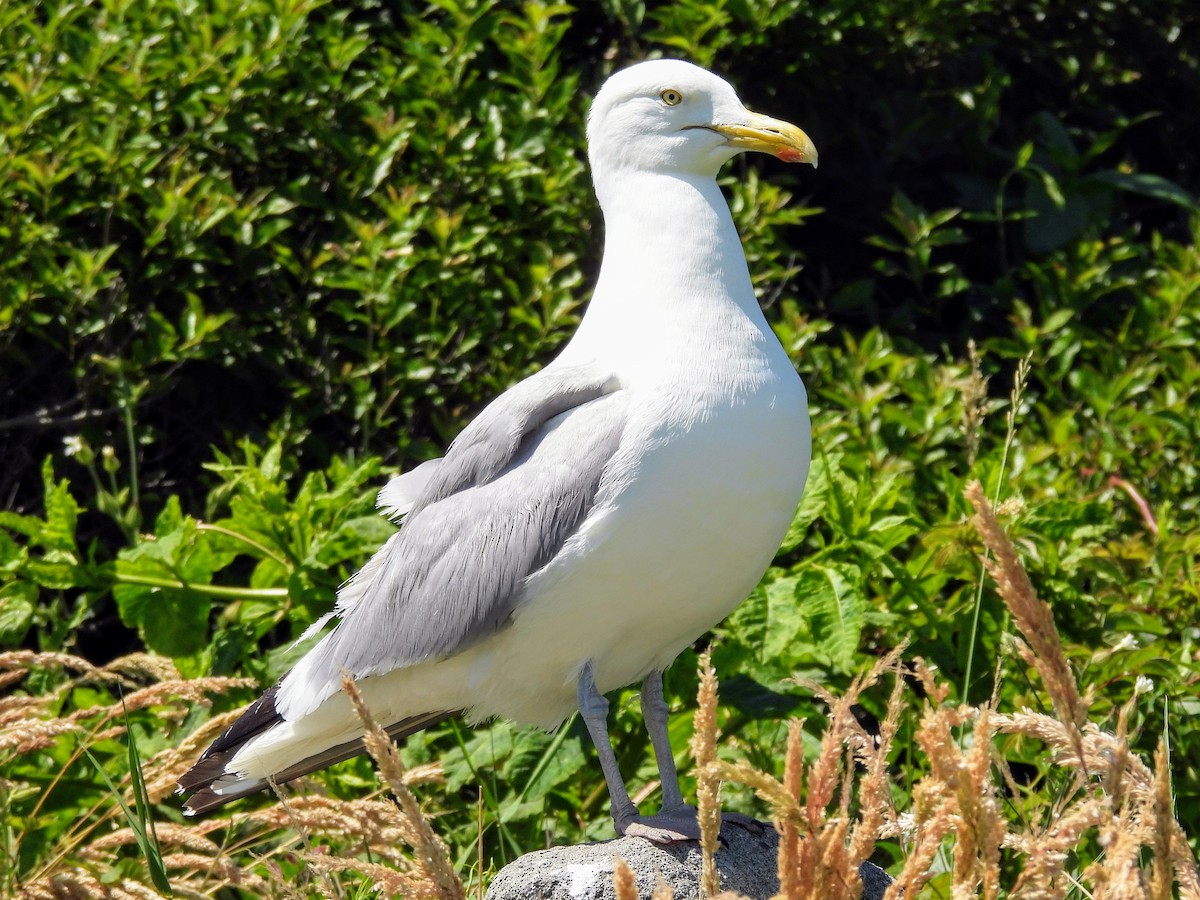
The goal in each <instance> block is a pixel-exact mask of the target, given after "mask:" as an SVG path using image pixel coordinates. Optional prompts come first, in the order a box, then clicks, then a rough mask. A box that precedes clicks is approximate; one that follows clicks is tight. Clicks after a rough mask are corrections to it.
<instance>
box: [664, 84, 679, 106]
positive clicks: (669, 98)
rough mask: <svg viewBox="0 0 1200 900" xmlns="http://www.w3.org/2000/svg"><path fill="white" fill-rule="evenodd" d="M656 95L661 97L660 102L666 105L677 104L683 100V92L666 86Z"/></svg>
mask: <svg viewBox="0 0 1200 900" xmlns="http://www.w3.org/2000/svg"><path fill="white" fill-rule="evenodd" d="M658 96H659V97H661V98H662V102H663V103H665V104H667V106H678V105H679V104H680V103H682V102H683V94H681V93H679V91H677V90H675V88H667V89H666V90H665V91H663V92H662V93H661V94H659V95H658Z"/></svg>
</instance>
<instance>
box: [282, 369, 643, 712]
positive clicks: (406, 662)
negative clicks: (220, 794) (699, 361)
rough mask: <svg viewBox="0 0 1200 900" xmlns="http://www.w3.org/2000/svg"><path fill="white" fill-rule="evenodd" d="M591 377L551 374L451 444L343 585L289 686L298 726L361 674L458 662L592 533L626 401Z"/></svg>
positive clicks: (285, 690)
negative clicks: (347, 677)
mask: <svg viewBox="0 0 1200 900" xmlns="http://www.w3.org/2000/svg"><path fill="white" fill-rule="evenodd" d="M615 388H616V386H615V384H613V383H612V382H610V380H609V379H608V378H607V377H591V373H590V372H589V371H588V370H583V369H564V370H558V371H553V370H546V371H545V372H542V373H539V375H537V376H534V377H533V378H530V379H527V380H526V381H524V382H522V383H521V384H519V385H517V386H516V387H515V388H513V389H512V390H510V391H508V392H506V393H505V394H504V395H502V396H501V397H500V398H498V399H497V400H496V401H495V402H493V403H492V404H491V405H490V406H489V407H488V408H487V409H485V410H484V411H483V413H481V414H480V416H479V418H477V419H476V420H475V421H474V422H472V423H471V424H470V425H469V426H468V427H467V428H466V429H464V430H463V432H462V434H460V435H459V437H458V438H457V439H456V440H455V442H454V443H453V444H452V445H451V447H450V450H449V452H448V453H447V454H446V456H445V458H443V459H442V460H441V461H440V462H439V463H438V464H437V466H436V467H433V469H432V473H431V475H430V477H429V478H428V481H427V482H426V483H425V484H424V485H423V489H422V491H421V492H420V495H419V497H418V498H417V499H416V501H415V502H414V503H413V506H412V508H411V510H410V511H409V512H408V516H407V519H406V520H405V522H404V525H403V527H402V528H401V530H400V531H399V532H397V533H396V534H395V535H393V536H392V538H391V539H390V540H389V541H388V543H387V544H385V545H384V547H383V549H382V550H380V551H379V552H378V553H377V554H376V555H375V556H374V557H372V559H371V560H370V561H369V562H368V563H367V565H366V566H364V567H363V569H362V571H361V572H359V574H358V575H357V576H355V578H354V579H353V580H352V581H351V582H350V583H349V584H348V585H347V586H346V588H345V589H344V590H343V592H342V596H341V597H340V598H339V603H338V610H337V611H338V614H339V615H340V616H341V621H340V622H339V623H338V625H337V626H336V628H335V629H334V630H333V632H331V633H330V634H329V635H327V636H326V637H325V638H324V639H322V641H321V642H320V643H319V644H318V645H317V646H316V647H314V648H313V649H312V651H310V652H309V654H308V655H307V656H305V657H304V659H302V660H301V661H300V663H298V664H297V666H296V667H295V668H294V669H293V670H292V671H291V672H289V673H288V674H287V675H286V676H285V677H284V680H283V682H282V683H281V684H280V690H279V696H278V698H277V703H276V705H277V707H278V708H279V710H280V712H282V713H283V715H284V716H285V717H286V718H288V719H294V718H295V717H296V716H297V715H302V714H304V713H305V712H308V711H310V710H312V709H315V708H316V707H317V706H318V705H320V703H321V702H322V701H323V700H324V699H325V698H326V697H328V696H330V695H331V694H332V693H334V691H336V690H337V688H338V685H339V684H340V680H341V670H342V669H346V670H348V671H349V672H351V673H352V674H354V675H355V676H356V677H358V678H364V677H367V676H370V675H376V674H380V673H383V672H387V671H391V670H393V669H397V668H402V667H404V666H410V665H415V664H417V663H421V662H425V661H428V660H431V659H437V658H439V657H444V656H447V655H451V654H453V653H456V652H459V651H461V650H463V649H465V648H466V647H469V646H470V645H471V644H473V643H475V642H476V641H479V640H481V639H482V638H484V637H486V636H488V635H490V634H493V633H494V632H495V631H497V630H498V629H499V628H502V627H503V626H504V625H505V623H506V622H507V621H508V620H509V617H510V616H511V614H512V612H513V609H514V607H515V604H516V602H517V600H518V598H519V594H520V588H521V586H522V584H523V582H524V580H525V579H526V578H527V577H528V576H529V575H531V574H532V573H534V572H536V571H538V570H539V569H541V568H542V567H543V566H545V565H546V564H547V563H549V562H550V561H551V560H552V559H553V558H554V557H555V555H556V554H557V553H558V552H559V550H560V549H561V548H562V546H563V544H564V543H565V542H566V540H567V538H569V537H570V536H571V535H572V534H574V533H575V531H576V530H577V529H578V528H579V526H580V525H581V524H582V523H583V521H584V519H585V518H586V516H587V513H588V511H589V510H590V509H591V507H592V504H593V502H594V500H595V497H596V491H597V489H598V487H599V485H600V481H601V479H602V477H603V476H604V472H605V468H606V466H607V464H608V462H609V460H610V459H611V458H612V456H613V454H614V453H615V452H616V449H617V447H618V446H619V444H620V440H621V434H622V431H623V430H624V426H625V422H626V419H627V407H628V397H627V394H626V393H625V392H624V391H620V390H617V389H615Z"/></svg>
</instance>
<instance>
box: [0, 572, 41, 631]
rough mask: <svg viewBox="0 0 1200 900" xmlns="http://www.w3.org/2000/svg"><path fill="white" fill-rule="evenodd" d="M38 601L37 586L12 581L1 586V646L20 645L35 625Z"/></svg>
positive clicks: (25, 582)
mask: <svg viewBox="0 0 1200 900" xmlns="http://www.w3.org/2000/svg"><path fill="white" fill-rule="evenodd" d="M37 599H38V589H37V585H35V584H31V583H30V582H28V581H10V582H9V583H8V584H5V585H0V645H13V644H20V643H21V641H23V640H24V639H25V635H26V633H27V632H28V631H29V628H30V626H31V625H33V610H34V606H35V604H36V603H37Z"/></svg>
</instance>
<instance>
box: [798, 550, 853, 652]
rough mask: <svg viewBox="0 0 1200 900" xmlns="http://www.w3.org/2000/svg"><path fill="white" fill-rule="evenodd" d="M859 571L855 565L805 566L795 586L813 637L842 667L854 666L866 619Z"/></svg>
mask: <svg viewBox="0 0 1200 900" xmlns="http://www.w3.org/2000/svg"><path fill="white" fill-rule="evenodd" d="M861 581H862V573H861V572H860V571H859V570H858V569H857V568H855V567H854V566H847V565H837V564H834V565H824V566H813V567H811V568H807V569H805V570H804V572H803V573H802V574H801V576H800V578H799V579H798V580H797V582H796V586H795V599H796V602H797V603H798V604H799V605H800V607H801V608H802V609H803V610H805V612H806V613H807V615H808V616H809V618H810V620H811V627H812V637H813V641H814V642H815V643H816V644H817V645H818V646H819V647H820V649H821V650H822V651H823V652H824V653H825V654H826V655H827V656H828V657H829V659H830V660H831V661H832V662H833V663H834V665H836V666H838V667H839V668H841V669H842V670H843V671H850V670H852V669H853V667H854V653H855V651H856V650H858V642H859V638H860V636H861V634H862V628H863V624H864V622H865V617H864V613H865V610H866V601H865V598H864V596H863V593H862V587H861Z"/></svg>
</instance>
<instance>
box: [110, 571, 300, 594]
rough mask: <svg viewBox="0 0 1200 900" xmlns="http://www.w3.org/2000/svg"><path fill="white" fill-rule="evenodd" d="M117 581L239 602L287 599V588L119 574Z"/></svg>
mask: <svg viewBox="0 0 1200 900" xmlns="http://www.w3.org/2000/svg"><path fill="white" fill-rule="evenodd" d="M116 580H117V581H119V582H120V583H122V584H144V585H146V586H148V587H160V588H169V589H171V590H176V591H194V592H196V593H197V594H204V595H206V596H209V597H223V598H226V599H229V600H238V599H242V598H245V597H286V596H287V595H288V592H287V588H243V587H225V586H223V585H219V584H188V583H187V582H184V581H180V580H179V579H177V578H155V577H154V576H153V575H132V574H129V573H125V574H121V573H118V574H117V577H116Z"/></svg>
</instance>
